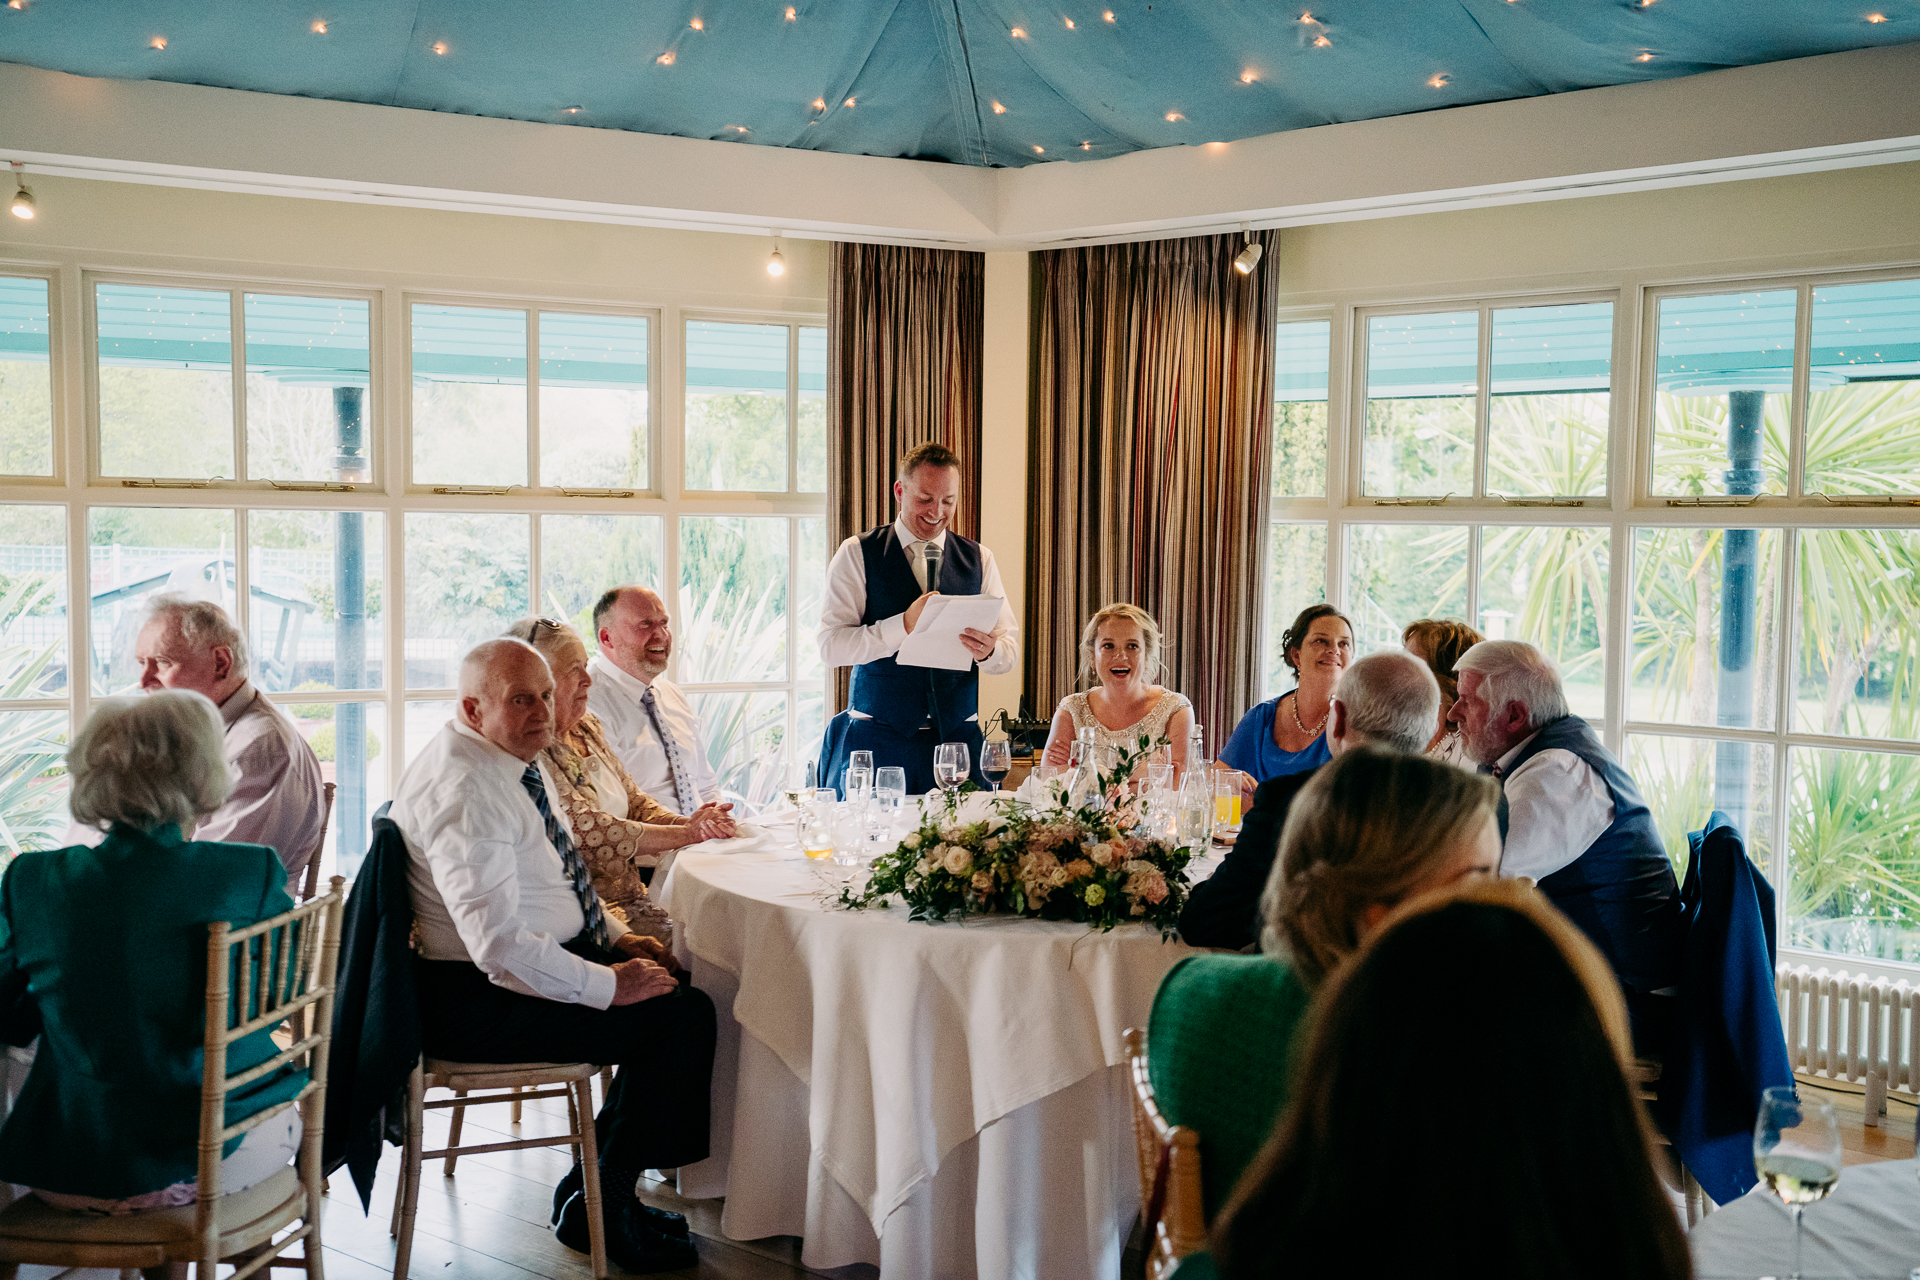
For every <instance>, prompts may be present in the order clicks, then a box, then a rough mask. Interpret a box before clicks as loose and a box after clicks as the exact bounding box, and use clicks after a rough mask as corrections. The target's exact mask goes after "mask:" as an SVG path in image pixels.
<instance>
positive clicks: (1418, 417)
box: [1361, 396, 1476, 498]
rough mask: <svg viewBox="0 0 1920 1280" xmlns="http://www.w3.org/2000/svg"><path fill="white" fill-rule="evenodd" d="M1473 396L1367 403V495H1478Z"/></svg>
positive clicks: (1363, 454)
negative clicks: (1474, 452) (1475, 486)
mask: <svg viewBox="0 0 1920 1280" xmlns="http://www.w3.org/2000/svg"><path fill="white" fill-rule="evenodd" d="M1475 405H1476V401H1475V398H1474V397H1473V396H1434V397H1431V398H1426V399H1409V400H1369V401H1367V434H1366V440H1365V441H1364V443H1363V445H1362V452H1361V460H1362V471H1363V474H1364V476H1365V487H1364V489H1363V490H1362V491H1363V492H1365V493H1379V494H1420V495H1424V496H1430V497H1436V498H1437V497H1441V496H1443V495H1445V494H1449V493H1472V492H1473V437H1474V413H1475V411H1476V409H1475Z"/></svg>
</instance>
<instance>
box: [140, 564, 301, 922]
mask: <svg viewBox="0 0 1920 1280" xmlns="http://www.w3.org/2000/svg"><path fill="white" fill-rule="evenodd" d="M149 609H150V612H149V613H148V615H147V620H146V622H145V623H144V624H143V625H142V626H141V628H140V634H139V635H138V636H137V637H135V639H134V642H133V658H134V661H135V662H137V663H138V664H139V666H140V687H141V688H142V689H144V690H145V691H146V692H148V693H152V692H153V691H154V690H156V689H191V690H193V691H194V692H195V693H201V694H205V695H206V696H207V697H208V698H209V699H211V700H212V702H213V704H214V705H215V706H217V707H219V708H220V720H221V722H222V724H224V725H225V726H226V753H227V768H228V769H229V770H231V771H232V773H233V784H234V785H233V794H232V795H230V796H228V797H227V802H226V803H225V804H223V805H221V806H220V807H219V808H218V809H215V810H214V811H213V812H212V813H210V814H208V815H207V816H206V817H205V818H204V819H203V820H202V821H201V823H200V825H199V826H198V827H196V828H194V832H193V838H194V839H195V840H220V841H226V842H229V843H234V844H264V845H266V846H267V847H268V848H270V849H272V850H273V851H274V852H275V853H277V854H279V855H280V862H281V864H282V865H283V866H285V867H286V869H287V891H288V892H289V893H297V891H298V889H299V881H300V874H301V872H303V871H304V870H306V866H307V860H308V859H309V858H311V857H312V856H313V853H314V846H315V845H317V844H318V843H319V842H320V832H321V830H322V828H323V827H324V826H325V824H326V814H325V813H324V808H325V805H326V799H325V793H324V790H323V788H324V787H325V783H324V781H323V780H322V778H321V776H320V761H319V759H318V758H317V757H315V755H314V754H313V748H312V747H309V746H308V745H307V741H306V739H305V738H302V737H301V736H300V730H299V729H297V728H296V727H295V726H294V723H293V721H292V720H291V719H289V718H288V717H287V713H286V712H284V711H282V710H281V709H280V708H279V707H276V706H274V705H273V703H272V702H271V701H269V700H268V698H267V696H266V695H265V694H263V693H261V692H260V690H259V689H258V688H256V687H255V685H254V683H253V681H251V680H249V679H248V678H247V642H246V638H245V637H244V636H242V635H241V634H240V629H239V628H238V627H236V626H234V625H233V623H232V621H231V620H230V619H228V617H227V611H226V610H225V609H222V608H221V607H220V606H219V605H217V604H214V603H213V602H212V601H210V600H194V599H190V598H188V597H186V596H178V595H159V596H155V597H154V598H153V600H152V602H151V604H150V606H149Z"/></svg>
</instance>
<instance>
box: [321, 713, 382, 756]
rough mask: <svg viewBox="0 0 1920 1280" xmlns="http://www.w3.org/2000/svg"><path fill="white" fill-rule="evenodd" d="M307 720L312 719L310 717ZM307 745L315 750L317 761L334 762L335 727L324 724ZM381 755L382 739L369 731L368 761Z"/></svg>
mask: <svg viewBox="0 0 1920 1280" xmlns="http://www.w3.org/2000/svg"><path fill="white" fill-rule="evenodd" d="M305 718H307V719H312V717H310V716H309V717H305ZM329 719H331V717H329ZM307 745H308V746H309V747H312V748H313V754H314V757H315V758H316V759H318V760H321V761H322V762H325V761H329V760H332V759H333V748H334V736H333V726H332V725H331V724H323V725H321V726H320V727H319V728H318V729H315V730H314V731H313V736H312V737H310V738H308V739H307ZM379 754H380V737H379V735H378V734H376V733H374V731H373V730H371V729H369V730H367V759H368V760H372V759H374V757H376V756H378V755H379Z"/></svg>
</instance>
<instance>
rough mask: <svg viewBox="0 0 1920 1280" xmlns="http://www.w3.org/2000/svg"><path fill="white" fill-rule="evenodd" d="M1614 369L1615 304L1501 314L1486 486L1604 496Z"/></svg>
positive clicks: (1495, 336) (1495, 345) (1497, 323)
mask: <svg viewBox="0 0 1920 1280" xmlns="http://www.w3.org/2000/svg"><path fill="white" fill-rule="evenodd" d="M1612 370H1613V304H1612V303H1611V302H1587V303H1581V304H1580V305H1578V306H1568V307H1517V308H1514V309H1511V310H1496V311H1495V312H1494V313H1493V351H1492V386H1491V387H1490V390H1491V391H1492V393H1493V394H1492V396H1491V397H1490V398H1489V399H1488V401H1487V415H1488V433H1487V443H1488V457H1487V487H1488V488H1490V489H1493V490H1495V491H1497V492H1500V493H1513V494H1521V493H1537V494H1567V495H1578V494H1602V493H1605V492H1606V491H1607V407H1608V402H1609V399H1610V395H1609V387H1610V385H1611V384H1610V382H1609V379H1610V377H1611V376H1612Z"/></svg>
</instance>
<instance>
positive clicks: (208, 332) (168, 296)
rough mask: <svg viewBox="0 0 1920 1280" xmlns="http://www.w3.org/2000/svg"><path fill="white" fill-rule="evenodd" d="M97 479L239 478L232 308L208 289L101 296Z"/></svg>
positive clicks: (114, 288) (103, 288) (97, 295)
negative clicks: (235, 450) (235, 456)
mask: <svg viewBox="0 0 1920 1280" xmlns="http://www.w3.org/2000/svg"><path fill="white" fill-rule="evenodd" d="M94 304H95V313H96V317H97V323H98V330H99V339H100V343H99V352H100V474H101V475H105V476H182V477H186V478H188V479H193V480H204V479H208V478H211V477H213V476H226V477H231V476H232V475H233V473H234V472H233V298H232V296H231V295H229V294H226V293H215V292H210V291H207V290H203V289H159V288H154V287H151V286H136V285H120V284H103V285H96V286H95V289H94Z"/></svg>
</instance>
